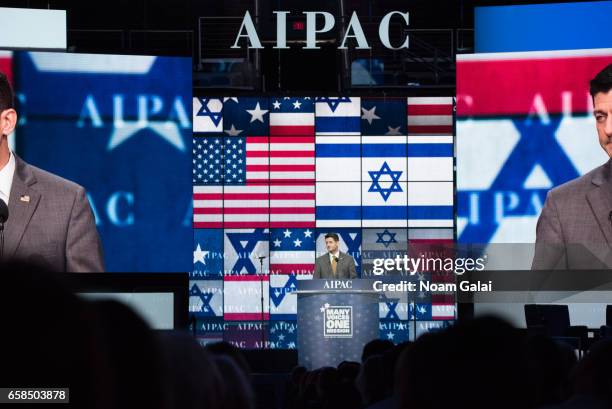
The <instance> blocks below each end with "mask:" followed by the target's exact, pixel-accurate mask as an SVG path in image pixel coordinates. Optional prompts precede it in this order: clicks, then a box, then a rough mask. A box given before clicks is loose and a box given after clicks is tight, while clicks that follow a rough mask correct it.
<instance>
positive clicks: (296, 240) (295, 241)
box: [293, 239, 302, 247]
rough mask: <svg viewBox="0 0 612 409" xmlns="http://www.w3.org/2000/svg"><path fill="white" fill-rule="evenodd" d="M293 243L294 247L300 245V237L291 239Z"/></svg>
mask: <svg viewBox="0 0 612 409" xmlns="http://www.w3.org/2000/svg"><path fill="white" fill-rule="evenodd" d="M293 245H294V246H295V247H302V240H300V239H295V240H293Z"/></svg>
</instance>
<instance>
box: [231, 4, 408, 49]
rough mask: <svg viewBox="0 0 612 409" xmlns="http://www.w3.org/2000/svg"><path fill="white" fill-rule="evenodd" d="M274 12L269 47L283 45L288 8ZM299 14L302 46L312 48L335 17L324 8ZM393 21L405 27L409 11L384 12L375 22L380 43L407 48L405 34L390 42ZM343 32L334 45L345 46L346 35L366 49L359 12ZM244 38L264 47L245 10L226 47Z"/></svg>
mask: <svg viewBox="0 0 612 409" xmlns="http://www.w3.org/2000/svg"><path fill="white" fill-rule="evenodd" d="M273 13H274V14H275V16H276V44H275V45H274V47H273V48H275V49H287V48H289V47H288V46H287V16H288V15H289V14H290V12H289V11H274V12H273ZM302 14H304V15H305V16H306V38H305V40H306V46H305V47H303V48H304V49H305V50H316V49H319V48H320V47H319V46H317V34H324V33H328V32H330V31H331V30H332V29H333V28H334V26H335V25H336V19H335V17H334V15H333V14H331V13H329V12H327V11H304V12H303V13H302ZM392 19H393V21H394V22H396V21H397V22H400V24H403V25H404V26H405V27H408V24H409V22H410V18H409V13H408V12H401V11H391V12H389V13H387V14H386V15H385V16H384V17H383V18H382V19H381V20H380V23H379V25H378V37H379V40H380V42H381V44H382V45H383V46H384V47H385V48H388V49H390V50H400V49H402V48H408V44H409V41H408V36H406V37H405V38H404V39H403V40H402V42H401V43H399V44H391V39H390V38H389V26H390V25H391V22H392V21H391V20H392ZM317 20H322V22H323V26H322V27H320V28H317V25H318V21H317ZM342 31H343V32H344V34H343V36H342V41H341V43H340V45H339V46H338V49H341V50H342V49H347V48H348V46H347V44H348V43H349V39H350V41H351V42H353V43H356V47H355V48H357V49H361V50H369V49H370V48H371V47H370V43H369V42H368V39H367V38H366V35H365V33H364V31H363V27H362V26H361V22H360V21H359V16H358V15H357V13H356V12H353V14H352V15H351V18H350V20H349V23H348V25H347V26H346V28H343V30H342ZM242 38H245V39H247V40H248V43H249V45H248V48H264V47H263V45H262V44H261V40H260V39H259V36H258V35H257V30H256V28H255V24H254V23H253V18H252V17H251V14H250V13H249V12H248V11H247V12H246V13H245V14H244V17H243V18H242V24H241V25H240V29H239V30H238V34H237V35H236V39H235V41H234V44H233V45H232V46H231V47H230V48H240V46H239V45H238V43H239V42H240V39H242Z"/></svg>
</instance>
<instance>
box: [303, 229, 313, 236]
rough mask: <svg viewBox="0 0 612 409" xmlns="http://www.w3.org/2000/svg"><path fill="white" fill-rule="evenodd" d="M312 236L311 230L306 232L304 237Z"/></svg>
mask: <svg viewBox="0 0 612 409" xmlns="http://www.w3.org/2000/svg"><path fill="white" fill-rule="evenodd" d="M310 236H312V232H311V231H310V229H306V231H305V232H304V237H310Z"/></svg>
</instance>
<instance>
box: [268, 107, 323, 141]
mask: <svg viewBox="0 0 612 409" xmlns="http://www.w3.org/2000/svg"><path fill="white" fill-rule="evenodd" d="M314 133H315V115H314V112H271V113H270V135H275V136H281V135H289V136H291V135H314Z"/></svg>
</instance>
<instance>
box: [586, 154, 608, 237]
mask: <svg viewBox="0 0 612 409" xmlns="http://www.w3.org/2000/svg"><path fill="white" fill-rule="evenodd" d="M610 171H611V163H610V161H608V162H607V163H606V164H605V165H603V166H601V167H600V168H599V171H598V172H596V173H595V174H594V175H593V178H592V180H591V182H592V183H593V184H594V185H595V186H593V189H591V190H590V191H589V192H588V193H587V195H586V197H587V200H588V202H589V204H590V205H591V210H592V211H593V214H594V215H595V218H596V219H597V222H598V223H599V227H600V228H601V231H602V232H603V234H604V236H605V238H606V241H607V242H608V244H611V243H612V222H611V221H610V216H611V215H610V213H611V212H612V178H611V177H610Z"/></svg>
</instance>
